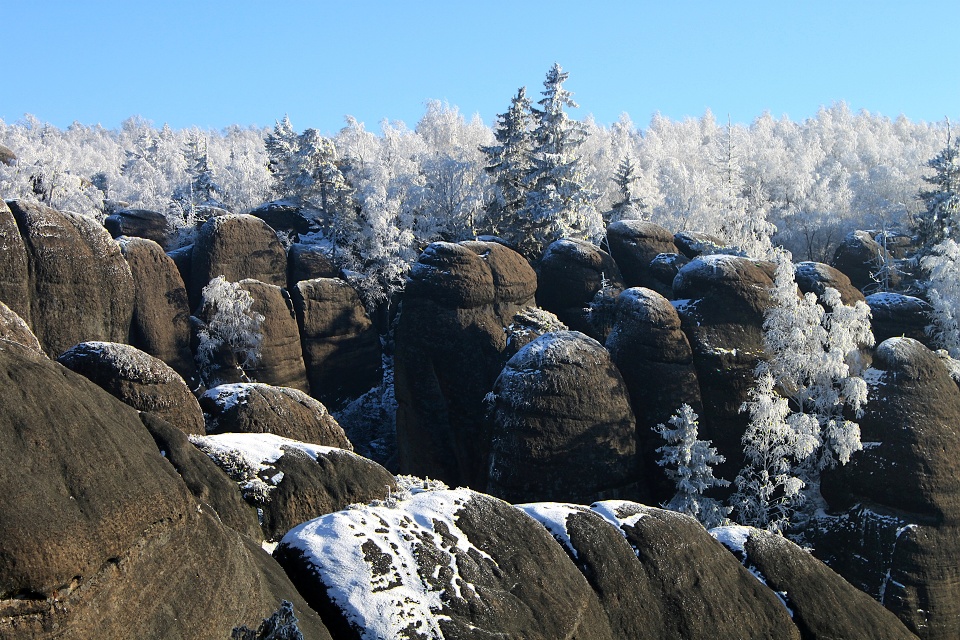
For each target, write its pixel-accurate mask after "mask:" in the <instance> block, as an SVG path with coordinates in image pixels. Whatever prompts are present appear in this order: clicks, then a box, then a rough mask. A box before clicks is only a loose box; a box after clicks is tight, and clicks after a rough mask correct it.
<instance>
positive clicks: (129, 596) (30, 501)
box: [0, 342, 329, 640]
mask: <svg viewBox="0 0 960 640" xmlns="http://www.w3.org/2000/svg"><path fill="white" fill-rule="evenodd" d="M0 377H2V378H3V379H4V380H5V381H7V382H6V383H5V388H4V392H3V393H0V495H2V496H3V504H2V505H0V539H2V540H3V558H4V560H3V562H2V563H0V636H2V637H15V638H40V637H44V638H48V637H51V636H52V635H53V636H56V637H59V638H69V639H74V638H76V639H80V638H91V637H96V638H104V639H117V640H120V639H123V638H131V637H136V638H156V639H157V640H159V639H161V638H184V639H185V638H198V637H202V638H224V637H227V636H228V635H229V633H230V631H231V629H232V628H233V627H235V626H237V625H239V624H247V625H250V624H256V623H257V622H258V621H259V620H260V619H262V618H263V617H265V616H266V615H269V614H270V613H271V612H272V611H274V610H275V609H276V608H277V606H278V605H279V602H280V600H282V599H286V600H290V601H292V602H293V603H294V605H295V607H296V610H297V612H298V615H299V617H300V619H301V628H302V629H303V630H304V633H307V634H309V635H310V637H318V638H328V637H329V635H328V634H327V633H326V632H325V629H324V628H323V626H322V623H320V621H319V620H318V618H317V617H316V616H315V615H314V614H313V613H312V612H311V611H310V609H309V608H308V607H307V606H306V604H305V603H304V601H303V600H302V599H301V598H300V597H299V595H298V594H297V593H296V591H295V589H294V588H293V586H292V585H291V584H290V583H289V581H288V580H287V579H286V577H285V576H284V575H283V574H282V572H281V571H279V568H278V567H277V566H276V564H275V563H273V562H272V561H271V560H270V559H269V557H267V556H266V555H265V554H264V553H263V552H262V551H261V550H260V549H259V548H258V547H257V546H256V545H255V544H254V543H253V542H251V541H249V540H248V539H246V538H244V537H243V536H241V535H240V534H238V533H236V532H235V531H233V530H231V529H229V528H227V527H225V526H224V525H223V524H221V523H220V521H219V520H218V519H217V518H216V516H215V514H213V513H211V512H207V511H204V509H203V508H202V506H201V505H199V504H198V503H197V502H196V501H195V499H194V498H193V496H192V495H191V494H190V492H189V491H188V489H187V487H186V485H185V484H184V483H183V481H182V480H181V479H180V477H179V476H178V475H177V472H176V471H175V470H174V467H173V466H172V465H171V464H170V463H169V462H168V461H167V460H165V459H164V458H163V456H161V455H160V452H159V451H158V449H157V446H156V444H155V442H154V441H153V439H152V438H151V437H150V434H149V432H148V431H147V429H146V428H144V426H143V424H142V423H141V422H140V418H139V416H138V414H137V412H136V411H135V410H134V409H132V408H130V407H128V406H126V405H125V404H123V403H121V402H120V401H118V400H116V399H114V398H113V397H111V396H110V395H109V394H107V393H106V392H104V391H103V390H101V389H100V388H99V387H97V386H96V385H94V384H93V383H92V382H90V381H88V380H86V379H85V378H83V377H82V376H79V375H77V374H74V373H72V372H70V371H69V370H67V369H66V368H64V367H62V366H60V365H58V364H57V363H55V362H53V361H51V360H48V359H47V358H45V357H43V356H41V355H39V354H37V353H36V352H34V351H31V350H29V349H25V348H23V347H20V346H19V345H15V344H12V343H8V342H0ZM25 476H26V477H29V478H30V481H29V482H26V481H25V480H24V478H25ZM214 558H215V559H216V562H211V559H214ZM198 594H216V596H215V597H198Z"/></svg>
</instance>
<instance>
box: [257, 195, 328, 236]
mask: <svg viewBox="0 0 960 640" xmlns="http://www.w3.org/2000/svg"><path fill="white" fill-rule="evenodd" d="M304 214H305V211H304V210H303V209H301V208H300V207H298V206H296V205H294V204H292V203H290V202H285V201H283V200H275V201H273V202H266V203H264V204H262V205H260V206H259V207H257V208H255V209H253V210H252V211H251V212H250V215H252V216H256V217H258V218H260V219H261V220H263V221H264V222H266V223H267V224H268V225H269V226H270V228H271V229H276V230H277V231H283V232H285V233H290V234H293V235H301V234H304V233H309V232H310V231H316V230H317V226H316V224H315V223H313V221H311V220H308V219H307V217H306V215H304Z"/></svg>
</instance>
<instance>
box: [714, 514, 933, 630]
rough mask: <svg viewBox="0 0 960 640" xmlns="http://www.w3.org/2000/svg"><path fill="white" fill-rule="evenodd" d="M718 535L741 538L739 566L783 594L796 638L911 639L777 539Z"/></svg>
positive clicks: (749, 533)
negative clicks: (799, 635)
mask: <svg viewBox="0 0 960 640" xmlns="http://www.w3.org/2000/svg"><path fill="white" fill-rule="evenodd" d="M723 529H728V530H729V529H732V530H734V531H733V532H734V533H735V534H737V533H739V534H740V535H741V536H742V537H743V538H745V540H744V542H743V545H742V547H741V548H740V549H739V551H741V552H742V555H743V561H744V562H745V564H747V565H749V566H751V567H752V568H753V570H754V571H756V572H757V573H759V574H760V575H761V576H763V579H764V582H765V583H766V585H767V586H768V587H770V588H771V589H772V590H773V591H775V592H779V593H781V594H784V595H783V596H782V597H784V598H785V599H786V602H787V606H788V607H789V608H790V610H791V611H792V612H793V615H792V617H793V622H794V624H796V625H797V627H799V629H800V633H801V635H802V637H804V638H825V639H826V638H865V637H869V638H877V639H878V640H880V639H889V640H909V639H911V638H916V636H915V635H914V634H912V633H911V632H910V631H908V630H907V628H906V627H905V626H904V625H903V623H902V622H900V620H899V619H897V617H896V616H895V615H893V614H892V613H891V612H890V611H887V610H886V609H884V608H883V606H882V605H880V604H879V603H878V602H877V601H876V600H874V599H873V598H871V597H870V596H868V595H867V594H865V593H864V592H862V591H860V590H859V589H856V588H854V587H853V585H851V584H850V583H849V582H847V581H846V580H844V579H843V578H841V577H840V576H839V575H837V574H836V573H835V572H833V571H832V570H831V569H830V568H829V567H827V566H826V565H825V564H823V563H822V562H820V561H819V560H817V559H816V558H814V557H813V556H812V555H810V554H809V553H807V552H806V551H804V550H803V549H801V548H800V547H798V546H797V545H795V544H794V543H792V542H790V541H789V540H787V539H786V538H784V537H783V536H779V535H775V534H772V533H770V532H768V531H763V530H761V529H749V528H747V527H725V528H723ZM737 530H740V531H737ZM713 531H717V530H713Z"/></svg>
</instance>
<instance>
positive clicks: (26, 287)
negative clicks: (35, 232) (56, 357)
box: [0, 200, 30, 325]
mask: <svg viewBox="0 0 960 640" xmlns="http://www.w3.org/2000/svg"><path fill="white" fill-rule="evenodd" d="M0 302H4V303H5V304H6V305H7V306H8V307H10V309H11V310H12V311H13V312H14V313H16V314H17V315H18V316H20V317H21V318H22V319H23V321H24V322H26V323H27V325H29V324H30V275H29V271H28V268H27V250H26V248H25V247H24V245H23V238H21V237H20V230H19V229H17V221H16V220H15V219H14V217H13V213H11V211H10V207H8V206H7V203H6V202H3V201H2V200H0Z"/></svg>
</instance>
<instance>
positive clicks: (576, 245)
mask: <svg viewBox="0 0 960 640" xmlns="http://www.w3.org/2000/svg"><path fill="white" fill-rule="evenodd" d="M604 281H606V282H607V284H608V286H609V287H610V288H611V289H612V290H613V292H614V294H617V293H619V292H620V291H622V290H623V289H624V284H623V276H621V275H620V269H619V268H618V267H617V264H616V263H615V262H614V261H613V258H612V257H610V254H608V253H607V252H606V251H602V250H601V249H599V248H597V247H596V246H595V245H592V244H590V243H589V242H586V241H583V240H569V239H562V240H557V241H556V242H553V243H551V244H550V245H549V246H548V247H547V249H546V251H544V253H543V258H541V260H540V263H539V264H538V265H537V283H538V284H537V303H538V304H539V305H540V306H541V307H542V308H544V309H546V310H547V311H549V312H550V313H553V314H556V316H557V317H558V318H560V320H561V321H562V322H563V323H564V324H565V325H567V326H568V327H570V328H571V329H573V330H576V331H580V332H583V333H586V334H587V335H589V336H591V337H593V338H600V339H602V338H601V337H600V336H598V335H596V332H595V331H594V329H593V327H592V326H591V325H590V322H589V321H588V319H587V315H586V313H585V312H584V309H585V308H586V307H587V305H589V304H590V303H591V302H592V301H593V298H594V296H595V295H596V294H597V292H598V291H599V290H600V289H601V287H602V284H603V282H604Z"/></svg>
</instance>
